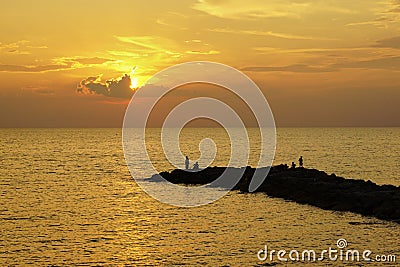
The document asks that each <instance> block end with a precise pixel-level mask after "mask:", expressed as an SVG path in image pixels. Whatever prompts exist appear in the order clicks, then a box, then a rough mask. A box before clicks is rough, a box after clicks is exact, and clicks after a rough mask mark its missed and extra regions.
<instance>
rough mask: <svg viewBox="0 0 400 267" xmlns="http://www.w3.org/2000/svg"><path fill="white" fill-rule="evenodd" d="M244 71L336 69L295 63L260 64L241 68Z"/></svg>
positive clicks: (322, 70)
mask: <svg viewBox="0 0 400 267" xmlns="http://www.w3.org/2000/svg"><path fill="white" fill-rule="evenodd" d="M241 70H242V71H254V72H269V71H288V72H303V73H306V72H331V71H335V69H333V68H329V67H318V68H317V67H312V66H308V65H304V64H293V65H288V66H281V67H270V66H260V67H245V68H243V69H241Z"/></svg>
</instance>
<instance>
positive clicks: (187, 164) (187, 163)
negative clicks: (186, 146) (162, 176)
mask: <svg viewBox="0 0 400 267" xmlns="http://www.w3.org/2000/svg"><path fill="white" fill-rule="evenodd" d="M189 164H190V161H189V158H188V156H186V159H185V169H186V170H189ZM198 169H199V163H198V162H197V161H196V163H195V164H193V170H198Z"/></svg>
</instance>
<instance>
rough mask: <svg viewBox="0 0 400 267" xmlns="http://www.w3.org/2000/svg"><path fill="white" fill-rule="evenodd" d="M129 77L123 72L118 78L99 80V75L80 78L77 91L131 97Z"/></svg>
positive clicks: (132, 92)
mask: <svg viewBox="0 0 400 267" xmlns="http://www.w3.org/2000/svg"><path fill="white" fill-rule="evenodd" d="M130 86H131V77H130V76H129V75H128V74H125V75H124V76H122V77H121V78H119V79H111V80H106V81H105V82H103V81H101V76H97V77H88V78H86V79H84V80H82V81H81V82H80V83H79V85H78V88H77V91H78V92H79V93H82V94H97V95H104V96H110V97H119V98H131V97H132V95H133V94H134V91H133V90H132V89H131V87H130Z"/></svg>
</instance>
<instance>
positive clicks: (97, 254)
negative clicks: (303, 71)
mask: <svg viewBox="0 0 400 267" xmlns="http://www.w3.org/2000/svg"><path fill="white" fill-rule="evenodd" d="M247 130H248V132H249V138H250V139H251V140H250V141H251V142H250V143H251V144H252V147H251V151H250V152H251V153H250V157H249V162H248V164H247V165H249V166H257V164H258V159H259V157H258V156H254V155H257V148H258V147H259V146H260V141H259V138H257V136H258V134H257V133H258V129H254V128H250V129H247ZM160 132H161V130H160V129H148V130H146V144H148V146H147V147H148V150H149V152H148V153H149V155H150V157H151V159H152V161H154V165H155V166H156V169H157V170H158V171H168V170H172V169H173V168H176V167H177V166H173V165H171V164H170V163H169V162H168V160H167V158H166V157H165V155H164V154H163V153H162V145H161V141H160V140H159V139H160ZM181 137H182V138H181V139H180V146H181V149H182V154H183V155H188V156H189V158H190V159H191V162H193V161H194V160H196V159H202V157H201V153H202V152H201V151H200V149H199V142H200V141H201V140H203V139H205V138H209V139H212V140H213V142H214V144H215V147H216V151H215V159H214V160H213V161H212V162H209V161H202V160H200V161H199V164H200V167H203V168H204V167H206V164H207V165H210V166H211V165H212V166H224V165H226V164H227V163H228V162H229V157H230V149H231V145H230V139H229V136H228V135H227V133H226V131H225V130H224V129H220V128H215V129H214V128H185V129H183V130H182V133H181ZM276 140H277V143H276V152H275V157H274V161H273V165H278V164H288V165H290V164H291V162H295V163H296V164H297V160H298V158H299V156H300V155H301V156H303V158H304V166H305V167H306V168H315V169H319V170H323V171H325V172H327V173H329V174H330V173H335V174H336V175H338V176H342V177H345V178H351V179H363V180H371V181H372V182H374V183H377V184H392V185H396V186H400V177H399V171H400V164H399V160H400V128H277V130H276ZM143 160H145V159H141V158H138V159H137V162H138V164H137V166H135V168H138V169H140V167H141V165H140V162H141V161H143ZM177 162H179V160H178V161H177ZM178 167H179V166H178ZM183 167H184V159H182V168H183ZM136 178H137V177H136ZM142 178H146V177H142ZM159 186H162V184H160V185H159ZM210 190H213V189H210ZM338 240H340V242H341V243H340V246H341V247H339V246H338V245H339V242H338ZM343 242H345V243H343ZM343 244H345V245H343ZM279 250H284V251H285V252H286V254H284V255H283V257H281V258H278V255H277V254H278V251H279ZM304 250H314V251H315V252H316V254H317V259H315V260H313V259H311V260H308V259H307V258H306V259H304V260H302V259H301V258H300V257H301V254H302V252H303V251H304ZM323 250H327V251H328V250H336V251H337V252H336V254H335V253H333V254H332V255H336V256H337V258H336V259H334V257H333V256H332V255H331V256H332V259H331V258H329V257H328V254H327V253H325V255H324V257H323V258H322V257H320V255H321V254H322V251H323ZM348 250H357V251H359V252H360V259H359V260H358V261H357V258H355V259H351V258H347V259H346V257H344V256H343V255H345V254H346V252H347V251H348ZM266 251H267V256H268V257H264V256H265V254H266V253H265V252H266ZM271 251H274V252H273V253H272V257H270V256H271ZM291 251H292V253H291V254H290V256H291V258H289V253H290V252H291ZM293 251H297V252H299V254H300V257H299V259H297V258H296V253H295V252H293ZM365 251H370V252H371V253H370V254H369V256H368V257H367V258H368V259H371V261H366V260H364V259H363V258H362V256H361V254H362V253H364V252H365ZM367 254H368V253H367ZM281 256H282V254H281ZM392 256H395V257H396V256H397V258H396V259H395V261H393V257H392ZM378 260H380V261H378ZM399 262H400V224H398V223H394V222H388V221H382V220H378V219H375V218H370V217H363V216H361V215H358V214H354V213H350V212H335V211H329V210H322V209H319V208H316V207H312V206H309V205H301V204H297V203H294V202H290V201H285V200H283V199H279V198H271V197H269V196H267V195H266V194H264V193H256V194H246V193H240V192H238V191H231V192H229V193H228V194H227V195H225V196H224V197H222V198H220V199H218V200H217V201H215V202H212V203H210V204H207V205H202V206H198V207H176V206H171V205H168V204H164V203H161V202H159V201H158V200H156V199H154V198H152V197H151V196H149V195H148V194H147V193H145V192H144V191H143V190H142V189H141V188H140V187H139V186H138V184H137V183H136V180H135V179H134V178H132V176H131V174H130V172H129V169H128V167H127V163H126V161H125V158H124V152H123V149H122V132H121V129H0V266H365V265H367V266H399V265H400V264H399Z"/></svg>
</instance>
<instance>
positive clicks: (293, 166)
mask: <svg viewBox="0 0 400 267" xmlns="http://www.w3.org/2000/svg"><path fill="white" fill-rule="evenodd" d="M295 168H296V163H294V161H292V169H295Z"/></svg>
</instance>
